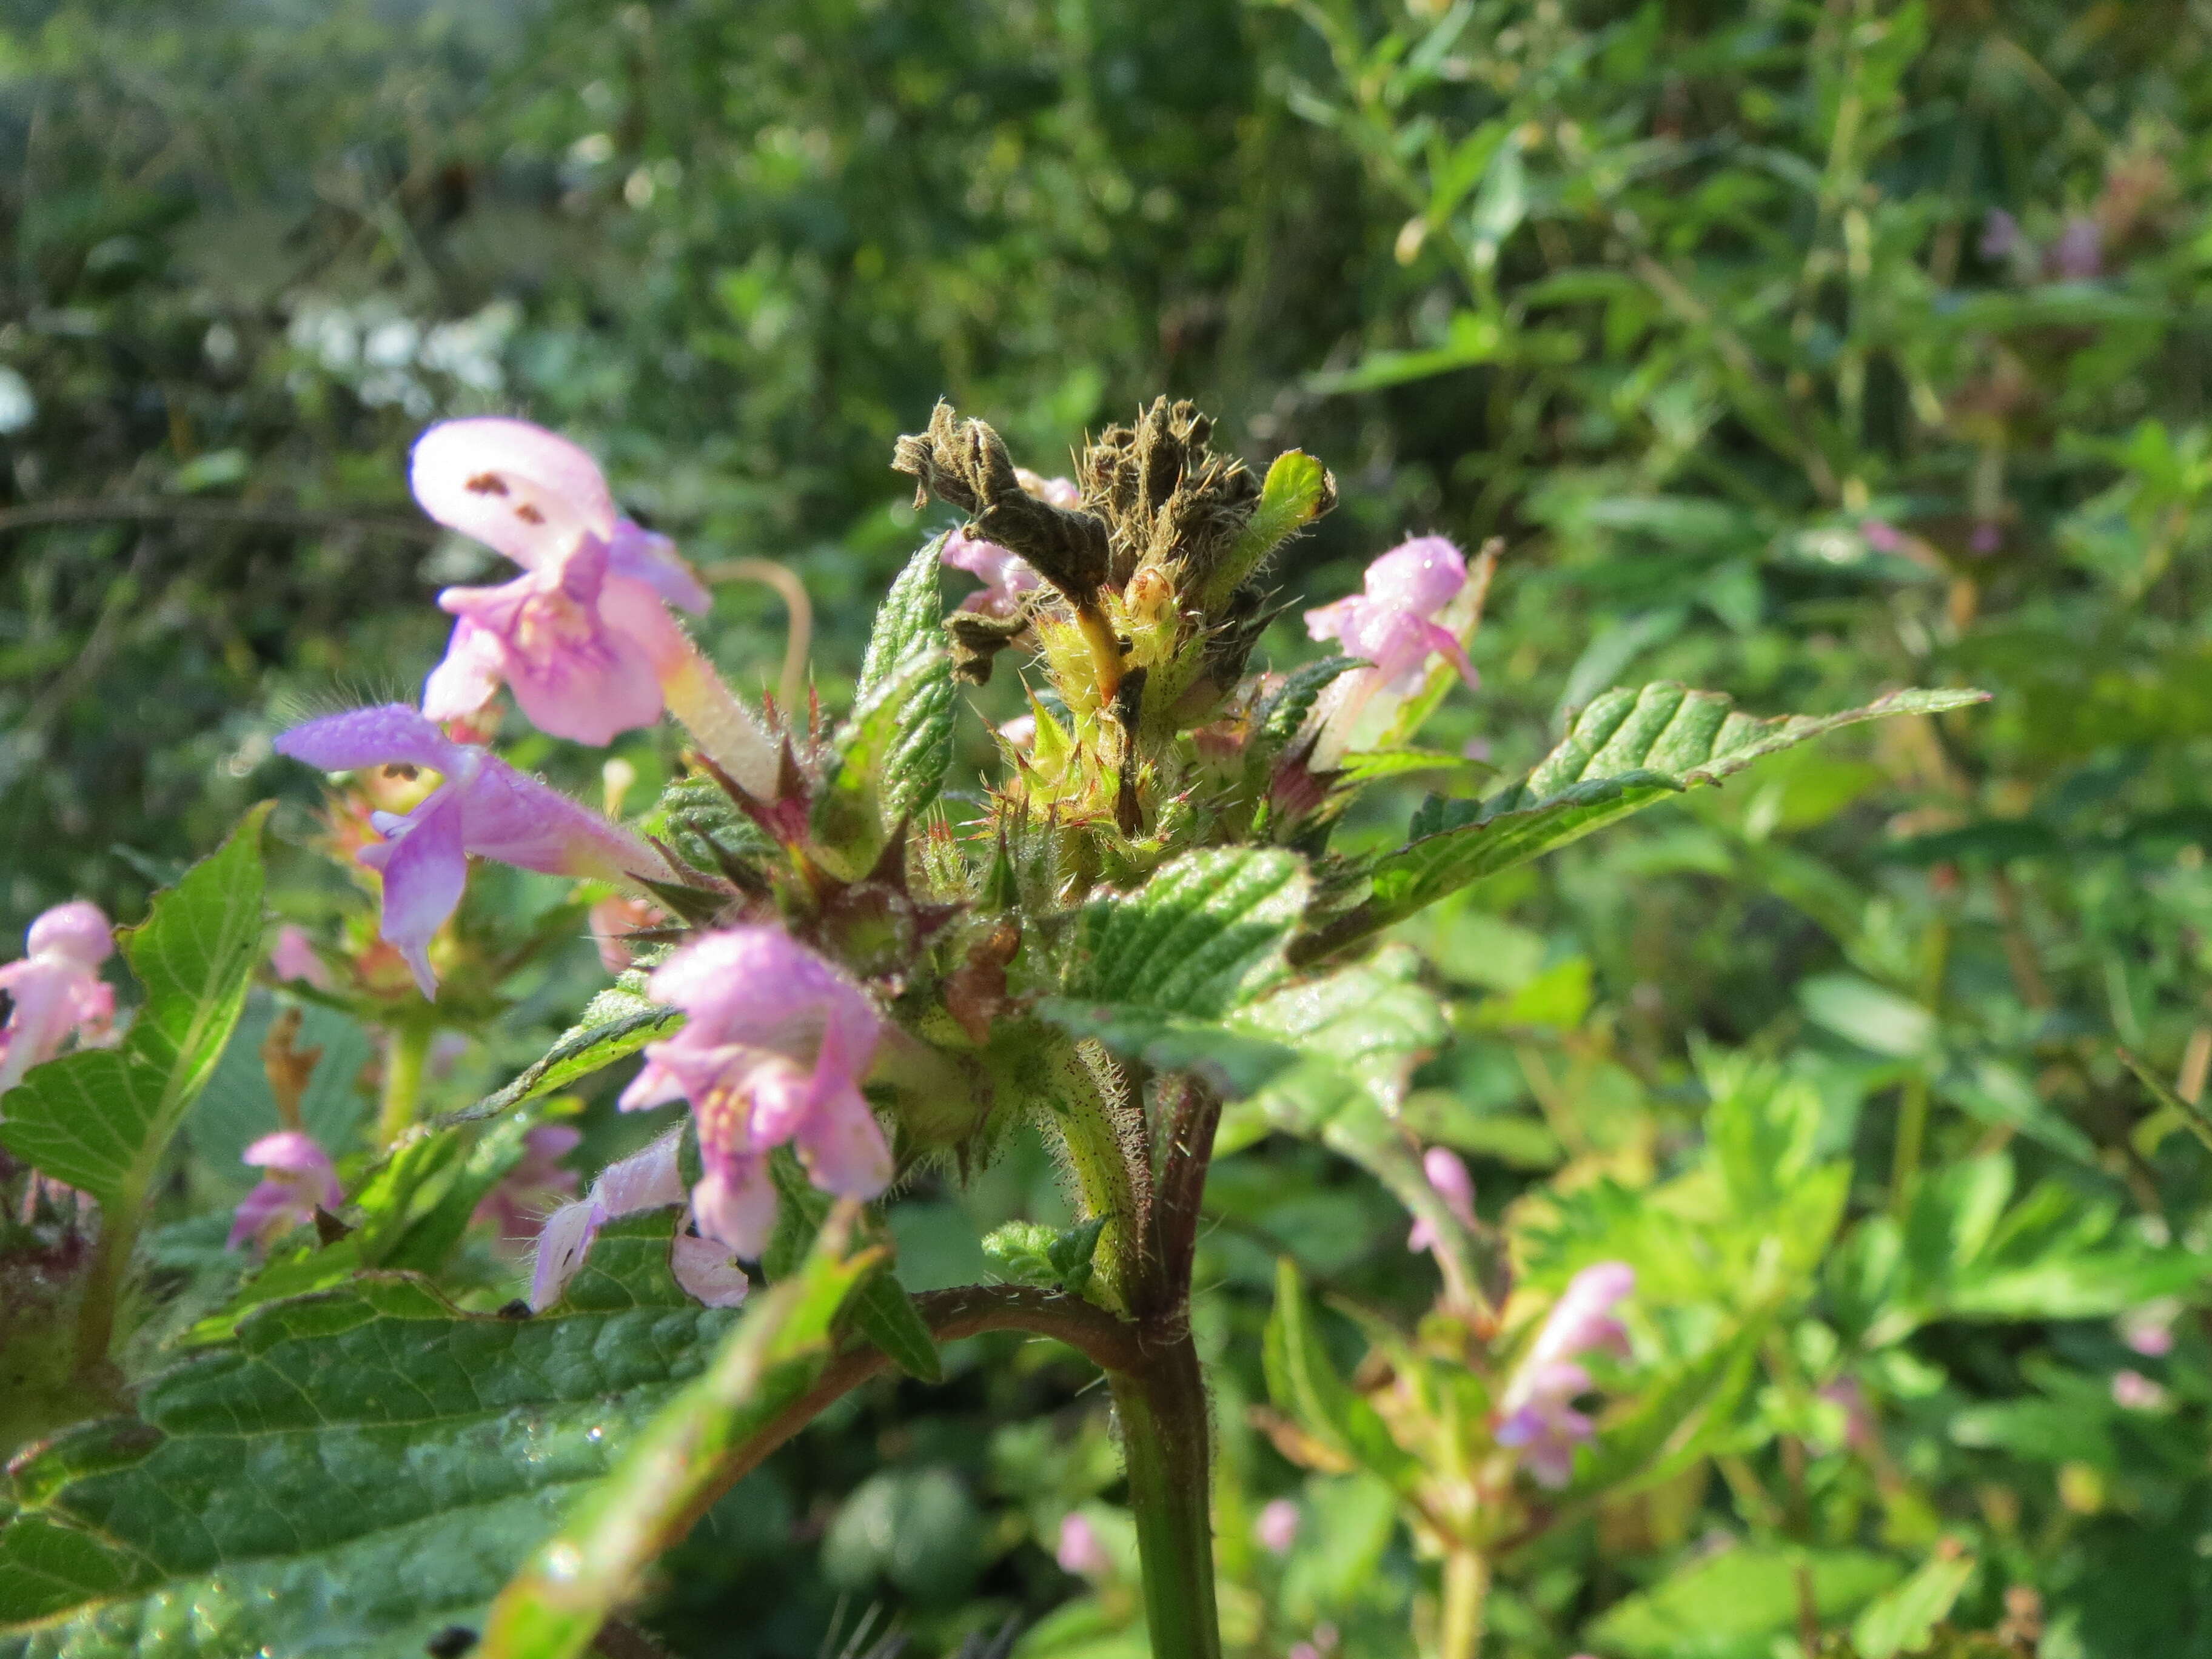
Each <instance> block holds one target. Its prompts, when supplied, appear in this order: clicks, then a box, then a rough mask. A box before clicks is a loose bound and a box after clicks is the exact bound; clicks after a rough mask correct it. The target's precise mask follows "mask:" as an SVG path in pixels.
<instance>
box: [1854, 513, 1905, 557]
mask: <svg viewBox="0 0 2212 1659" xmlns="http://www.w3.org/2000/svg"><path fill="white" fill-rule="evenodd" d="M1859 539H1860V540H1861V541H1863V542H1864V543H1865V544H1867V545H1868V546H1869V548H1871V549H1873V550H1874V551H1875V552H1877V553H1901V552H1903V551H1904V550H1905V537H1904V534H1903V532H1900V531H1899V529H1898V527H1897V526H1895V525H1893V524H1892V523H1890V522H1889V520H1887V519H1868V520H1863V521H1862V522H1861V524H1860V525H1859Z"/></svg>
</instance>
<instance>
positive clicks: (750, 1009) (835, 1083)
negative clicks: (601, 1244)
mask: <svg viewBox="0 0 2212 1659" xmlns="http://www.w3.org/2000/svg"><path fill="white" fill-rule="evenodd" d="M651 994H652V997H653V1000H654V1001H655V1002H660V1003H665V1004H668V1005H669V1006H673V1007H678V1008H681V1009H682V1010H684V1012H685V1013H686V1014H687V1015H689V1016H690V1018H689V1019H688V1020H687V1021H686V1023H685V1024H684V1028H683V1030H680V1031H678V1033H677V1034H676V1035H675V1036H672V1037H670V1038H668V1039H667V1040H666V1041H665V1042H655V1043H653V1044H651V1045H649V1046H648V1047H647V1049H646V1051H645V1056H646V1065H645V1068H644V1069H643V1070H642V1071H641V1072H640V1073H638V1074H637V1078H636V1079H635V1081H634V1082H633V1083H631V1085H629V1088H628V1089H627V1090H625V1091H623V1097H622V1104H623V1109H624V1110H628V1111H635V1110H638V1109H642V1108H644V1107H648V1106H658V1105H660V1104H661V1103H664V1102H665V1101H670V1100H675V1099H678V1098H682V1099H685V1100H689V1101H690V1103H691V1111H692V1115H693V1117H694V1118H695V1119H696V1121H697V1123H698V1126H699V1153H700V1157H701V1158H702V1161H703V1162H704V1164H705V1165H706V1174H705V1176H704V1177H703V1178H702V1180H701V1181H700V1182H699V1184H698V1185H697V1186H696V1187H695V1188H693V1189H692V1193H691V1208H692V1213H693V1214H694V1215H695V1216H696V1217H697V1218H698V1222H699V1231H701V1232H702V1233H704V1234H705V1235H706V1236H707V1237H709V1238H713V1239H718V1240H720V1242H721V1243H724V1244H726V1245H728V1246H729V1247H730V1248H731V1249H733V1250H735V1251H736V1252H737V1253H738V1255H741V1256H747V1257H754V1256H757V1255H759V1254H760V1253H761V1251H762V1250H763V1249H764V1248H765V1247H766V1245H767V1243H768V1239H769V1233H770V1232H771V1231H773V1230H774V1228H775V1208H776V1205H775V1186H774V1184H773V1183H772V1182H771V1181H770V1179H769V1170H768V1154H769V1151H770V1150H771V1149H772V1148H774V1147H776V1146H781V1145H783V1144H784V1143H785V1142H787V1141H788V1142H791V1143H793V1145H794V1146H796V1147H797V1149H798V1152H799V1160H800V1162H801V1163H803V1164H805V1166H806V1169H807V1172H808V1173H809V1174H810V1175H811V1176H812V1177H813V1179H814V1183H815V1185H817V1187H820V1188H823V1190H824V1191H827V1192H832V1193H836V1194H840V1195H841V1196H844V1197H849V1198H873V1197H874V1196H875V1195H876V1194H878V1193H880V1192H881V1191H883V1189H884V1188H885V1187H887V1186H889V1185H890V1178H891V1154H890V1147H889V1146H887V1145H886V1144H885V1143H884V1135H883V1131H882V1129H880V1128H879V1127H878V1126H877V1123H876V1119H875V1115H874V1114H873V1113H872V1112H871V1111H870V1110H869V1109H868V1103H867V1102H866V1100H865V1099H863V1098H862V1097H861V1095H860V1079H862V1078H864V1077H866V1075H867V1073H868V1066H869V1064H870V1062H871V1061H872V1060H873V1059H874V1057H875V1052H876V1043H877V1042H878V1039H879V1038H880V1036H882V1033H883V1022H882V1019H881V1018H880V1017H879V1016H878V1014H877V1012H876V1010H875V1006H874V1004H872V1003H871V1002H870V1001H869V1000H868V998H867V995H866V993H864V992H863V991H862V990H861V989H860V987H858V986H856V985H854V983H853V982H852V981H849V980H848V979H847V978H845V977H844V975H842V974H841V973H839V972H838V971H837V969H836V968H834V967H832V966H831V965H830V964H829V963H827V962H825V961H824V960H823V958H822V957H818V956H817V955H816V954H815V953H814V952H813V951H810V950H808V949H807V948H806V947H805V945H800V944H799V943H797V942H796V941H794V940H793V939H791V937H790V936H789V935H788V934H787V933H784V932H783V930H782V929H781V928H780V927H768V926H759V927H732V928H728V929H726V930H724V931H722V932H719V933H708V934H705V935H702V937H701V938H699V939H695V940H693V941H692V942H691V943H690V944H689V945H685V946H684V948H683V949H682V950H680V951H677V952H676V954H675V955H674V956H672V957H669V959H668V960H667V961H666V962H665V963H662V964H661V966H660V967H659V968H658V969H655V970H654V972H653V981H652V987H651Z"/></svg>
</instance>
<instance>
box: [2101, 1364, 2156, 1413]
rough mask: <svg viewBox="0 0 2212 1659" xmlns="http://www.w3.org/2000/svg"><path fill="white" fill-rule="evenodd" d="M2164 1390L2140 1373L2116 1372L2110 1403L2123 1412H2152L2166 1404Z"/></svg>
mask: <svg viewBox="0 0 2212 1659" xmlns="http://www.w3.org/2000/svg"><path fill="white" fill-rule="evenodd" d="M2112 1403H2113V1404H2114V1405H2116V1406H2118V1407H2119V1408H2120V1409H2121V1410H2123V1411H2130V1412H2154V1411H2157V1410H2158V1409H2159V1408H2160V1407H2162V1406H2164V1405H2165V1404H2166V1390H2165V1389H2162V1388H2160V1386H2159V1385H2158V1384H2157V1383H2154V1382H2152V1381H2151V1380H2150V1378H2148V1377H2147V1376H2144V1375H2143V1374H2142V1372H2141V1371H2116V1372H2114V1373H2113V1376H2112Z"/></svg>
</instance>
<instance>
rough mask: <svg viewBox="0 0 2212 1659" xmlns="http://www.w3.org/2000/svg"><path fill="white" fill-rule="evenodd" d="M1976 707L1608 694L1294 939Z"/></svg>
mask: <svg viewBox="0 0 2212 1659" xmlns="http://www.w3.org/2000/svg"><path fill="white" fill-rule="evenodd" d="M1984 701H1986V697H1985V694H1984V693H1982V692H1979V691H1899V692H1893V693H1892V694H1891V695H1890V696H1886V697H1882V698H1881V699H1879V700H1878V701H1876V702H1871V703H1869V704H1867V705H1866V706H1865V707H1864V708H1852V709H1847V710H1845V711H1844V713H1842V714H1827V715H1822V716H1819V717H1814V716H1811V715H1805V714H1789V715H1784V716H1781V717H1779V718H1778V719H1774V720H1758V719H1754V718H1753V717H1752V716H1750V715H1747V714H1739V713H1737V712H1736V711H1735V707H1734V704H1733V702H1732V700H1731V699H1729V697H1727V696H1723V694H1721V693H1719V692H1717V691H1692V690H1686V689H1685V688H1684V687H1682V686H1679V685H1674V684H1666V683H1662V684H1653V685H1647V686H1645V687H1644V688H1643V690H1640V691H1628V690H1616V691H1608V692H1607V693H1606V694H1605V695H1604V696H1601V697H1599V698H1598V699H1597V700H1596V701H1595V702H1592V703H1591V704H1590V706H1589V708H1586V709H1584V710H1583V713H1582V714H1581V716H1580V717H1579V718H1578V719H1577V720H1576V721H1575V723H1574V726H1573V728H1572V730H1571V731H1570V732H1568V734H1567V736H1566V738H1565V740H1564V741H1562V742H1561V743H1560V744H1559V747H1558V748H1556V749H1554V750H1553V751H1552V752H1551V754H1550V755H1548V756H1547V757H1545V759H1544V760H1543V761H1542V762H1541V763H1540V764H1539V765H1538V766H1537V767H1536V769H1535V770H1534V771H1533V772H1531V773H1530V774H1529V775H1528V778H1527V779H1526V780H1525V781H1523V782H1522V783H1521V784H1520V785H1519V786H1517V787H1515V788H1513V789H1510V790H1508V791H1506V792H1504V793H1502V794H1500V795H1498V796H1495V797H1493V798H1492V799H1490V800H1489V801H1487V802H1485V803H1482V804H1481V805H1476V804H1475V803H1473V802H1464V801H1449V802H1442V803H1438V802H1431V803H1430V805H1428V806H1427V807H1425V808H1424V810H1423V811H1422V812H1421V813H1420V814H1419V816H1417V817H1416V819H1415V821H1414V836H1415V839H1413V841H1412V842H1409V843H1408V844H1407V845H1406V846H1404V847H1401V848H1399V849H1398V850H1397V851H1395V852H1394V853H1389V854H1385V855H1384V856H1383V858H1382V859H1381V860H1378V861H1377V862H1376V865H1375V866H1374V869H1373V871H1372V872H1371V877H1372V882H1373V890H1372V892H1371V894H1370V896H1369V898H1368V899H1367V901H1366V902H1365V903H1364V904H1362V905H1360V906H1359V907H1358V908H1357V909H1355V910H1352V911H1351V912H1349V913H1348V914H1346V915H1344V916H1342V917H1340V918H1338V919H1337V920H1335V921H1332V922H1330V923H1328V924H1327V925H1326V926H1325V927H1322V928H1321V929H1320V930H1318V931H1317V932H1316V933H1312V934H1310V935H1308V936H1306V938H1304V939H1301V940H1300V941H1299V943H1298V945H1297V947H1296V948H1295V949H1294V951H1293V956H1294V957H1298V958H1302V959H1311V958H1312V957H1317V956H1321V955H1324V954H1326V953H1327V952H1328V951H1334V950H1336V949H1339V948H1340V947H1341V946H1342V945H1346V944H1349V943H1350V942H1351V941H1352V940H1353V939H1359V938H1362V937H1364V935H1365V934H1367V933H1372V932H1374V931H1375V930H1376V929H1377V928H1380V927H1388V926H1389V924H1390V923H1392V922H1394V921H1399V920H1401V918H1403V917H1406V916H1409V915H1413V913H1414V912H1415V911H1416V910H1419V909H1420V908H1423V907H1424V906H1426V905H1429V904H1432V903H1434V902H1436V901H1437V900H1438V899H1440V898H1442V897H1443V896H1445V895H1446V894H1448V893H1451V892H1454V891H1456V890H1458V889H1460V888H1462V887H1464V886H1466V885H1468V884H1469V883H1470V882H1475V881H1480V880H1481V879H1482V878H1485V877H1486V876H1494V875H1496V874H1498V872H1501V871H1504V870H1510V869H1511V868H1512V867H1513V866H1516V865H1518V864H1523V863H1526V862H1527V861H1528V860H1530V859H1533V858H1534V857H1536V856H1538V855H1539V854H1542V853H1547V852H1549V851H1551V850H1552V849H1553V848H1558V847H1564V846H1565V845H1566V844H1567V843H1568V842H1572V841H1577V840H1579V839H1581V838H1582V837H1583V836H1586V835H1588V834H1589V833H1590V832H1591V831H1592V830H1594V829H1602V828H1603V827H1605V826H1606V825H1607V824H1609V823H1614V822H1615V821H1617V820H1619V819H1620V818H1624V817H1628V816H1629V815H1630V814H1631V813H1632V812H1638V811H1642V810H1643V809H1644V807H1647V806H1649V805H1652V803H1654V802H1655V801H1658V800H1662V799H1666V797H1668V795H1671V794H1677V793H1680V792H1681V791H1683V790H1685V789H1689V788H1693V787H1696V786H1698V785H1699V784H1709V783H1718V782H1719V781H1721V780H1723V778H1727V777H1729V776H1731V775H1734V774H1735V773H1737V772H1741V770H1743V769H1745V768H1746V767H1747V766H1749V765H1750V764H1751V763H1753V762H1754V761H1756V760H1759V759H1760V758H1761V757H1764V756H1767V755H1771V754H1774V753H1776V752H1777V751H1778V750H1784V749H1787V748H1789V747H1790V746H1791V745H1792V744H1799V743H1802V742H1805V741H1806V740H1807V739H1808V738H1816V737H1820V736H1822V735H1824V734H1826V733H1827V732H1833V731H1836V730H1838V729H1839V728H1841V727H1843V726H1851V725H1855V724H1857V722H1859V721H1861V720H1880V719H1882V718H1884V717H1886V716H1888V715H1892V714H1937V713H1941V712H1942V711H1943V710H1945V709H1950V708H1966V707H1967V706H1968V705H1970V704H1972V703H1977V702H1984Z"/></svg>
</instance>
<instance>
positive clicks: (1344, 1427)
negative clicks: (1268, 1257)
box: [1261, 1256, 1421, 1491]
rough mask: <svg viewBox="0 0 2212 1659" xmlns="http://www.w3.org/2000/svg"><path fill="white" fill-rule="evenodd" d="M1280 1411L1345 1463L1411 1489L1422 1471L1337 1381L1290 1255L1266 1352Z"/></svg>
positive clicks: (1278, 1271)
mask: <svg viewBox="0 0 2212 1659" xmlns="http://www.w3.org/2000/svg"><path fill="white" fill-rule="evenodd" d="M1261 1358H1262V1364H1263V1366H1264V1368H1265V1370H1266V1372H1267V1397H1268V1398H1269V1399H1270V1400H1272V1401H1274V1404H1275V1409H1276V1410H1278V1411H1279V1412H1281V1413H1283V1414H1284V1415H1285V1416H1286V1417H1288V1418H1290V1419H1291V1420H1292V1421H1293V1422H1295V1423H1296V1424H1297V1425H1298V1426H1299V1427H1300V1428H1302V1429H1304V1431H1306V1432H1307V1433H1308V1434H1310V1435H1311V1436H1312V1437H1314V1438H1315V1439H1316V1440H1318V1441H1319V1442H1321V1443H1322V1444H1323V1445H1324V1446H1327V1447H1328V1448H1329V1449H1331V1450H1332V1451H1334V1452H1335V1453H1336V1454H1337V1455H1339V1456H1340V1457H1342V1458H1344V1459H1345V1460H1346V1462H1352V1463H1355V1464H1357V1465H1358V1466H1359V1467H1360V1468H1364V1469H1366V1470H1367V1471H1368V1472H1369V1473H1370V1474H1374V1475H1376V1476H1378V1477H1380V1478H1381V1479H1382V1480H1386V1481H1388V1482H1389V1484H1390V1485H1391V1486H1395V1487H1397V1488H1399V1489H1400V1490H1401V1491H1403V1490H1406V1489H1407V1488H1408V1487H1410V1486H1413V1484H1414V1483H1415V1482H1416V1481H1418V1480H1419V1478H1420V1475H1421V1466H1420V1464H1419V1461H1418V1460H1416V1459H1415V1458H1414V1457H1413V1455H1412V1454H1411V1453H1409V1452H1407V1450H1406V1449H1404V1448H1403V1447H1401V1445H1399V1444H1398V1443H1397V1442H1396V1441H1395V1440H1393V1439H1392V1438H1391V1437H1390V1431H1389V1429H1388V1428H1386V1427H1385V1426H1384V1425H1383V1419H1382V1417H1381V1415H1380V1414H1379V1413H1377V1412H1376V1409H1375V1407H1372V1406H1370V1405H1369V1404H1368V1403H1367V1401H1365V1400H1364V1399H1363V1398H1361V1397H1360V1395H1358V1394H1355V1393H1354V1392H1353V1391H1352V1388H1351V1386H1350V1385H1349V1384H1348V1383H1346V1382H1345V1380H1344V1379H1343V1378H1342V1377H1340V1376H1338V1375H1337V1372H1336V1367H1335V1365H1334V1364H1333V1363H1332V1362H1331V1361H1330V1359H1329V1357H1328V1350H1327V1349H1326V1348H1324V1347H1323V1346H1322V1342H1321V1338H1320V1334H1319V1333H1318V1332H1317V1331H1316V1329H1315V1328H1314V1317H1313V1307H1312V1304H1310V1303H1309V1302H1308V1301H1307V1300H1306V1291H1305V1281H1304V1279H1302V1278H1301V1277H1300V1276H1299V1273H1298V1270H1297V1264H1296V1263H1295V1262H1293V1261H1291V1259H1290V1258H1289V1257H1288V1256H1284V1257H1282V1258H1280V1259H1279V1260H1278V1261H1276V1263H1275V1306H1274V1310H1273V1312H1272V1313H1271V1314H1269V1315H1268V1316H1267V1335H1266V1338H1265V1341H1264V1345H1263V1349H1262V1355H1261Z"/></svg>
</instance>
